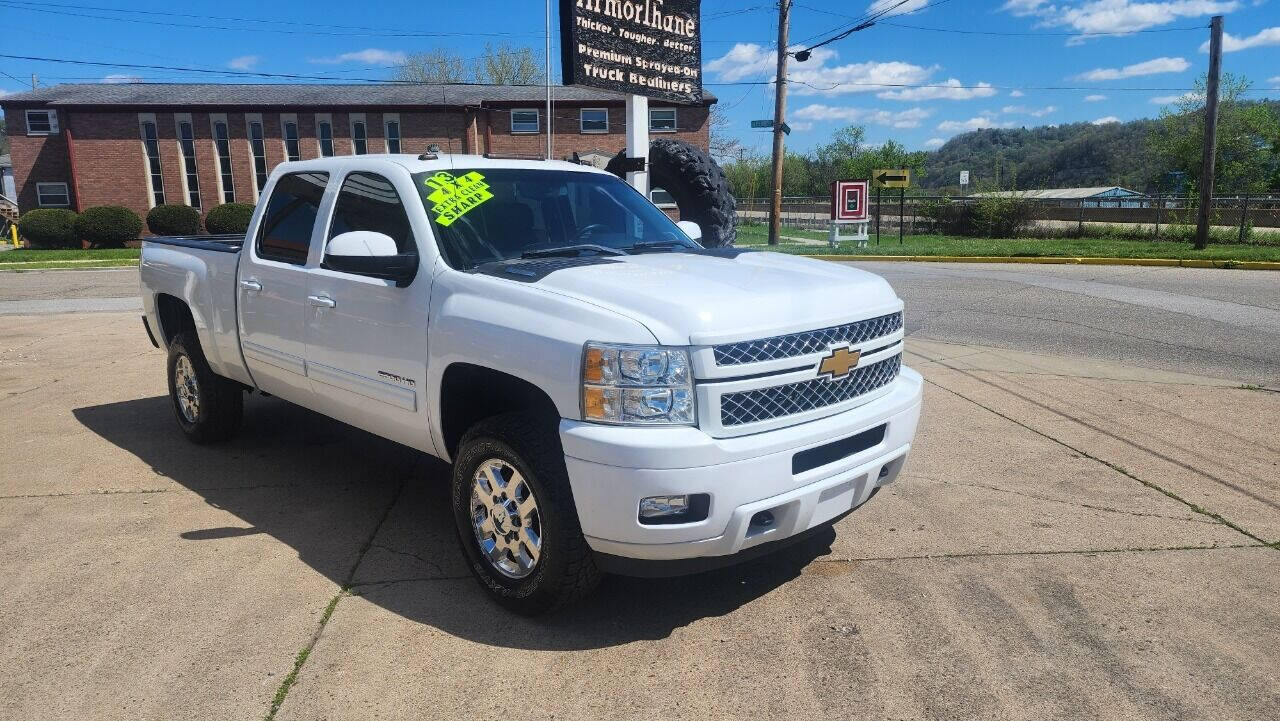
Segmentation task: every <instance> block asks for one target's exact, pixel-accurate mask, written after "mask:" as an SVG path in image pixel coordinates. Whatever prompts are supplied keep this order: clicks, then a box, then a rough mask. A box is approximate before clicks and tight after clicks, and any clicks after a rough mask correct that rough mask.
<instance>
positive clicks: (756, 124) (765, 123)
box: [751, 120, 773, 128]
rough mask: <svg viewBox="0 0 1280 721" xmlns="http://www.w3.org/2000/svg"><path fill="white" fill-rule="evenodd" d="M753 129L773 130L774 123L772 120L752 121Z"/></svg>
mask: <svg viewBox="0 0 1280 721" xmlns="http://www.w3.org/2000/svg"><path fill="white" fill-rule="evenodd" d="M751 127H753V128H772V127H773V121H772V120H752V121H751Z"/></svg>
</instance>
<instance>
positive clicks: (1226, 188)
mask: <svg viewBox="0 0 1280 721" xmlns="http://www.w3.org/2000/svg"><path fill="white" fill-rule="evenodd" d="M1204 86H1205V80H1204V78H1201V79H1199V80H1197V81H1196V90H1195V92H1194V93H1191V94H1188V95H1185V96H1183V97H1182V98H1181V99H1179V100H1178V101H1177V102H1176V103H1175V104H1174V105H1173V107H1172V108H1165V109H1164V110H1162V111H1161V112H1160V122H1159V124H1157V125H1156V126H1155V128H1154V130H1153V131H1152V133H1151V135H1150V137H1149V139H1148V144H1149V146H1150V148H1151V150H1152V152H1153V153H1154V154H1156V155H1157V156H1158V157H1159V158H1160V159H1161V160H1162V161H1163V164H1164V165H1165V167H1166V169H1167V170H1171V171H1181V172H1183V173H1186V176H1187V178H1188V180H1189V181H1190V184H1191V185H1192V186H1193V187H1197V188H1198V187H1200V183H1201V182H1202V177H1201V172H1200V171H1201V160H1202V157H1203V156H1202V153H1203V143H1204V121H1205V108H1204V97H1205V94H1204ZM1248 90H1249V81H1248V80H1246V79H1244V78H1242V77H1237V76H1234V75H1231V74H1230V73H1227V74H1224V75H1223V76H1222V83H1221V86H1220V89H1219V96H1218V97H1219V100H1218V139H1217V158H1216V160H1215V162H1214V177H1213V189H1214V191H1215V192H1219V193H1238V192H1261V191H1265V190H1268V189H1269V187H1268V186H1270V185H1271V184H1272V183H1275V182H1276V181H1277V180H1278V179H1280V177H1278V176H1280V117H1277V114H1276V112H1275V110H1273V109H1272V108H1271V107H1269V106H1268V105H1267V104H1265V103H1251V102H1247V101H1244V100H1243V99H1242V98H1243V96H1244V94H1245V93H1246V92H1248Z"/></svg>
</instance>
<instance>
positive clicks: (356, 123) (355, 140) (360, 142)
mask: <svg viewBox="0 0 1280 721" xmlns="http://www.w3.org/2000/svg"><path fill="white" fill-rule="evenodd" d="M351 152H352V154H354V155H364V154H365V153H367V152H369V130H368V128H367V127H366V126H365V124H364V113H360V114H353V115H352V116H351Z"/></svg>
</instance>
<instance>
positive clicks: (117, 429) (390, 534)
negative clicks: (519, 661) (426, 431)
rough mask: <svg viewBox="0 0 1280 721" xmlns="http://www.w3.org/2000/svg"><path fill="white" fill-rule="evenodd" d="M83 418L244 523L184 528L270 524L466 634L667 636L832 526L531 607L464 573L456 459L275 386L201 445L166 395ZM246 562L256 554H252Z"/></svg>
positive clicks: (608, 638) (785, 573) (484, 638)
mask: <svg viewBox="0 0 1280 721" xmlns="http://www.w3.org/2000/svg"><path fill="white" fill-rule="evenodd" d="M73 414H74V415H75V417H76V419H77V420H78V421H80V423H81V424H83V425H84V426H85V427H86V428H88V429H89V430H91V431H93V432H94V433H96V434H98V435H99V436H101V437H102V438H103V439H105V440H107V441H108V442H110V443H112V444H114V445H116V446H118V447H119V448H121V449H124V450H126V451H128V452H129V453H132V454H133V455H135V456H137V457H138V458H139V459H141V460H142V461H143V462H144V463H146V464H147V465H148V466H149V467H150V468H151V469H152V470H153V471H154V472H155V473H156V474H157V475H158V476H161V477H164V478H168V479H171V480H173V481H174V482H176V483H178V484H180V485H181V486H183V487H185V488H187V489H189V490H191V491H192V492H194V493H197V494H199V495H200V496H201V497H202V498H203V499H204V500H205V502H206V503H209V504H210V505H212V506H215V507H217V508H220V509H222V510H225V511H227V512H229V513H232V514H234V515H235V516H236V517H237V518H239V519H241V520H242V521H243V522H244V524H245V525H244V526H234V527H220V528H192V529H188V530H187V531H185V532H183V533H181V534H180V537H179V538H176V539H175V541H176V542H181V543H185V542H191V543H203V544H210V551H209V552H211V553H215V552H221V553H226V552H228V547H226V546H225V545H223V546H221V547H218V548H215V547H214V545H213V544H229V543H235V542H236V540H235V539H237V538H238V537H242V536H247V535H256V534H268V535H270V536H272V537H273V538H275V539H277V540H279V541H280V542H282V543H285V544H287V545H288V546H289V547H291V548H293V549H294V550H295V551H296V552H297V554H298V558H299V559H300V560H302V561H303V562H304V563H306V564H308V565H309V566H311V567H312V568H314V569H315V570H316V571H318V572H320V573H322V574H324V575H325V576H326V577H328V578H330V579H332V580H333V581H334V583H336V584H339V585H349V586H350V587H351V589H352V593H353V594H356V595H359V596H361V597H362V598H363V599H365V600H367V601H369V602H371V603H374V604H376V605H378V606H380V607H382V608H385V609H387V610H389V611H391V612H393V613H396V614H399V615H400V616H403V617H404V618H406V619H409V620H411V621H414V622H417V623H422V624H427V625H430V626H433V627H435V628H438V629H440V630H442V631H445V632H447V633H450V634H452V635H455V636H457V637H459V638H464V639H468V640H471V641H475V642H478V643H485V644H489V645H493V646H504V647H511V648H523V649H539V650H574V649H589V648H602V647H608V646H614V645H620V644H625V643H630V642H632V641H636V640H651V639H660V638H665V637H667V636H669V635H670V634H671V633H672V631H673V630H675V629H677V628H680V627H682V626H685V625H688V624H690V623H692V622H694V621H697V620H698V619H701V618H707V617H714V616H722V615H725V614H727V613H730V612H732V611H734V610H735V609H737V608H739V607H741V606H743V605H744V604H747V603H749V602H751V601H754V600H756V599H758V598H761V597H762V596H765V595H766V594H768V593H769V592H770V591H772V590H774V589H775V588H777V587H778V586H781V585H782V584H784V583H786V582H788V581H789V580H791V579H793V578H795V577H797V576H799V575H800V573H801V571H802V570H803V569H804V568H805V566H807V565H808V564H809V563H810V562H812V561H813V560H814V559H815V558H817V557H819V556H821V555H824V554H826V553H828V552H829V551H830V544H831V542H832V541H833V540H834V538H835V534H834V532H832V531H827V532H824V533H820V534H818V535H816V536H814V537H813V538H810V539H808V540H807V541H805V542H802V543H799V544H796V545H794V546H791V547H789V548H786V549H783V550H781V551H779V552H777V553H774V554H772V555H770V556H766V557H765V558H762V559H759V560H756V561H753V562H750V563H746V564H742V565H739V566H733V567H730V568H726V569H720V570H717V571H713V572H709V573H704V574H700V575H694V576H686V577H681V578H672V579H633V578H623V577H607V578H606V579H605V580H604V582H603V583H602V584H601V587H600V589H599V590H598V591H597V592H596V594H595V595H593V596H591V597H590V598H588V599H587V600H586V601H585V602H583V603H582V604H580V605H578V606H575V607H573V608H570V609H565V610H564V611H561V612H558V613H555V614H551V615H548V616H544V617H541V618H536V619H525V618H521V617H518V616H513V615H511V614H509V613H507V612H506V611H505V610H503V609H501V608H500V607H498V606H497V605H496V604H494V603H492V602H491V601H490V600H489V599H488V598H487V596H485V594H484V593H483V592H482V591H481V590H480V588H479V586H478V585H477V584H476V583H475V582H474V581H473V580H472V579H471V577H470V576H469V575H468V573H467V570H466V568H465V566H464V565H463V563H462V560H461V553H460V551H459V549H458V548H457V541H456V537H455V534H454V530H453V521H452V517H451V515H450V513H449V503H448V496H449V490H448V479H449V472H450V469H449V466H448V465H447V464H445V463H443V462H441V461H439V460H437V459H434V458H431V457H429V456H426V455H425V454H422V453H419V452H417V451H414V450H412V449H409V448H406V447H404V446H401V445H399V444H396V443H393V442H391V441H387V440H385V439H382V438H378V437H376V436H373V435H371V434H368V433H365V432H363V431H360V430H357V429H355V428H352V427H350V426H347V425H344V424H342V423H339V422H337V421H334V420H332V419H329V418H326V417H324V416H321V415H319V414H316V413H312V412H310V411H307V410H305V409H303V408H299V407H297V406H293V405H291V404H288V403H285V402H283V401H279V400H277V399H274V398H262V397H260V396H256V395H254V396H249V397H247V398H246V408H245V427H244V429H243V431H242V432H241V434H240V435H239V436H238V437H237V438H236V439H235V440H233V441H231V442H229V443H226V444H222V445H216V446H204V447H201V446H196V445H193V444H191V443H188V442H187V441H186V440H185V439H183V438H182V437H181V435H180V434H179V432H178V430H177V428H176V426H175V424H174V420H173V410H172V406H171V405H170V403H169V399H168V397H166V396H156V397H152V398H141V399H136V400H130V401H123V402H119V403H108V404H103V405H97V406H88V407H84V408H77V409H75V410H74V411H73ZM246 565H247V566H249V565H252V564H246Z"/></svg>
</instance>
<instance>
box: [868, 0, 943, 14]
mask: <svg viewBox="0 0 1280 721" xmlns="http://www.w3.org/2000/svg"><path fill="white" fill-rule="evenodd" d="M900 2H901V0H876V1H875V2H873V3H871V4H870V5H869V6H867V14H868V15H870V14H872V13H878V12H882V11H884V10H889V14H888V15H885V17H886V18H891V17H895V16H897V15H906V14H907V13H913V12H915V11H917V10H919V9H921V8H923V7H925V6H926V5H928V4H929V0H906V2H902V4H901V5H899V3H900ZM895 5H897V7H894V6H895Z"/></svg>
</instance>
